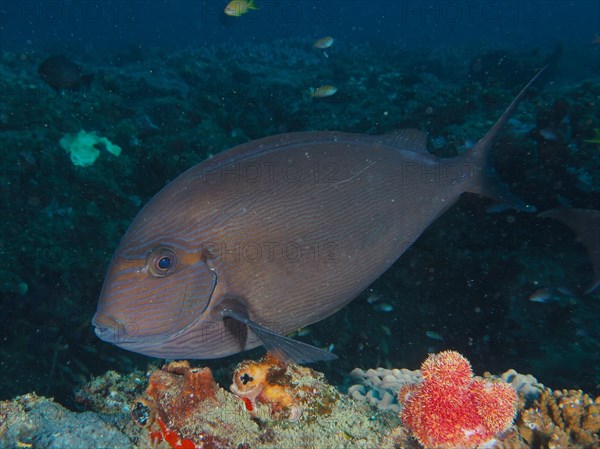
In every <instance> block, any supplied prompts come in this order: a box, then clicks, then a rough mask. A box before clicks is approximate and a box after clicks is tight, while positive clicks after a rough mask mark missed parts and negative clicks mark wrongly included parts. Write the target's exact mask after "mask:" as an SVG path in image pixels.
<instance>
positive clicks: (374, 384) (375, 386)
mask: <svg viewBox="0 0 600 449" xmlns="http://www.w3.org/2000/svg"><path fill="white" fill-rule="evenodd" d="M350 378H351V379H352V381H354V382H358V383H356V384H354V385H352V386H350V388H348V394H349V395H350V397H351V398H353V399H355V400H357V401H365V402H367V403H368V404H369V405H372V406H374V407H377V408H378V409H379V410H384V411H386V410H390V411H393V412H396V413H398V412H400V410H402V406H401V404H399V403H398V392H399V391H400V389H401V388H402V387H403V386H405V385H410V384H415V383H418V382H421V381H422V380H423V376H422V375H421V371H420V370H415V371H411V370H408V369H406V368H403V369H387V368H376V369H368V370H366V371H363V370H362V369H360V368H354V369H353V370H352V371H351V372H350Z"/></svg>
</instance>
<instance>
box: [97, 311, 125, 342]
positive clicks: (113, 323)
mask: <svg viewBox="0 0 600 449" xmlns="http://www.w3.org/2000/svg"><path fill="white" fill-rule="evenodd" d="M92 326H94V333H95V334H96V336H97V337H98V338H99V339H100V340H103V341H106V342H108V343H113V344H120V343H123V342H124V341H126V336H127V333H128V332H127V326H126V325H125V324H124V323H123V322H122V321H120V320H118V319H116V318H115V317H113V316H111V315H108V314H106V313H101V312H96V314H95V315H94V318H92Z"/></svg>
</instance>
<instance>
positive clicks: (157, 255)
mask: <svg viewBox="0 0 600 449" xmlns="http://www.w3.org/2000/svg"><path fill="white" fill-rule="evenodd" d="M176 266H177V256H175V253H174V252H173V251H171V250H170V249H167V248H156V249H154V250H152V251H151V252H150V254H149V257H148V270H149V271H150V273H152V274H153V275H154V276H156V277H163V276H168V275H169V274H171V273H173V271H175V267H176Z"/></svg>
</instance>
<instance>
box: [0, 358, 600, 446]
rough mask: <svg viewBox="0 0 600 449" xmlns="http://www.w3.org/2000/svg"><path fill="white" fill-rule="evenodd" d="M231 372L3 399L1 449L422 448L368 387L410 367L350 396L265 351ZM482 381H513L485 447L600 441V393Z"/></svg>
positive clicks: (137, 379)
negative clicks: (511, 398)
mask: <svg viewBox="0 0 600 449" xmlns="http://www.w3.org/2000/svg"><path fill="white" fill-rule="evenodd" d="M386 376H391V377H394V378H396V379H398V381H397V382H392V381H391V379H390V378H388V379H386V380H385V381H384V380H383V379H385V378H386ZM232 377H233V379H232V385H231V386H230V388H229V390H227V389H225V388H223V387H221V386H219V385H218V384H217V383H216V382H215V380H214V378H213V375H212V371H211V370H210V369H209V368H201V367H192V366H191V365H190V364H189V363H188V362H187V361H181V362H171V363H168V364H166V365H164V366H163V367H162V368H159V369H155V368H151V369H149V370H148V372H147V373H146V374H144V373H141V372H135V373H131V374H128V375H119V374H117V373H115V372H108V373H107V374H106V375H104V376H101V377H98V378H95V379H93V380H92V381H90V382H89V383H87V384H86V385H85V386H83V387H82V388H81V389H80V390H79V391H78V392H77V400H78V402H79V403H80V404H82V405H84V406H85V407H86V408H88V409H89V411H86V412H82V413H76V412H72V411H70V410H67V409H65V408H64V407H62V406H61V405H59V404H58V403H56V402H54V401H53V400H51V399H47V398H44V397H39V396H37V395H35V394H28V395H24V396H20V397H17V398H16V399H14V400H12V401H4V402H0V448H1V449H4V448H6V449H8V448H17V447H22V448H36V449H45V448H63V449H69V448H84V447H94V448H112V449H121V448H149V447H153V448H157V449H169V448H172V449H195V448H203V449H225V448H228V449H229V448H231V449H263V448H264V449H266V448H271V449H274V448H279V449H285V448H294V449H298V448H310V449H318V448H329V449H333V448H365V449H375V448H381V449H385V448H390V449H401V448H406V449H419V448H422V446H421V445H420V444H419V443H418V442H417V441H416V439H415V438H414V437H413V436H412V435H411V432H410V431H409V430H408V429H407V428H406V427H405V426H404V425H403V424H402V422H401V420H400V415H399V413H398V411H397V410H396V409H391V408H390V401H389V399H388V398H387V397H385V396H382V400H381V401H380V402H379V403H378V402H377V401H375V400H374V399H373V398H375V397H376V396H377V394H373V395H366V394H364V392H365V391H375V390H377V389H378V388H379V384H382V383H384V384H385V385H390V384H395V385H396V387H391V390H390V391H392V392H393V391H395V390H396V389H402V388H403V387H407V388H408V389H411V388H413V387H415V386H417V385H419V384H421V382H422V376H421V373H420V371H418V370H417V371H412V372H411V371H408V370H387V373H386V370H383V369H378V370H369V371H366V372H363V373H361V374H357V373H355V374H354V377H355V379H360V382H361V383H362V384H363V385H364V387H365V389H364V390H362V392H363V393H362V397H361V395H357V394H356V391H357V390H358V389H357V388H354V389H353V388H351V389H350V390H351V391H354V392H355V393H354V394H352V395H353V396H354V397H356V398H357V399H353V398H351V397H350V395H346V394H343V393H341V392H340V391H338V390H337V389H336V388H334V387H333V386H331V385H329V384H328V383H327V382H326V381H325V378H324V376H323V375H322V374H321V373H318V372H316V371H314V370H312V369H310V368H306V367H302V366H297V365H293V364H285V363H283V362H281V361H279V360H277V359H276V358H274V357H272V356H270V355H266V356H265V357H263V358H262V359H261V360H259V361H244V362H242V363H240V364H239V365H238V367H237V368H236V369H235V371H234V372H233V376H232ZM369 378H373V379H370V380H369ZM377 379H379V380H377ZM481 381H482V382H483V381H486V382H487V381H492V382H493V383H495V382H502V383H505V384H507V385H511V386H512V387H513V388H514V389H515V391H516V392H517V393H518V394H519V401H518V409H517V414H516V417H515V420H514V424H513V425H512V426H511V427H510V428H509V429H508V430H507V431H505V432H503V433H501V434H499V435H497V436H496V437H495V438H494V439H492V440H490V441H488V442H487V443H485V444H484V445H483V446H481V447H485V448H487V449H491V448H498V449H528V448H532V449H557V448H573V449H598V448H599V447H600V398H595V399H593V398H592V397H590V396H588V395H586V394H584V393H583V392H581V391H576V390H563V391H552V390H551V389H549V388H546V387H544V386H543V385H542V384H540V383H539V382H537V380H536V379H535V378H534V377H533V376H524V375H520V374H518V373H516V372H515V371H514V370H510V371H507V372H506V373H504V374H503V375H502V376H492V375H490V374H489V373H486V374H485V375H484V379H481ZM478 382H479V381H478ZM393 394H394V395H396V393H393ZM400 407H401V405H400Z"/></svg>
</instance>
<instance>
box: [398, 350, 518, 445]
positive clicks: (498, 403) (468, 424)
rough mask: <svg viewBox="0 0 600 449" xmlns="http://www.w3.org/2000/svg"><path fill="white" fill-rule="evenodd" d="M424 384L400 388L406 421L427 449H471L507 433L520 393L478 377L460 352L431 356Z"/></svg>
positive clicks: (425, 365) (426, 366)
mask: <svg viewBox="0 0 600 449" xmlns="http://www.w3.org/2000/svg"><path fill="white" fill-rule="evenodd" d="M422 371H423V377H424V380H423V382H422V383H420V384H418V385H416V386H415V387H413V388H404V389H403V390H401V394H400V395H399V400H400V401H401V402H403V405H404V408H403V410H402V422H403V423H404V425H406V426H407V427H408V428H409V429H410V430H411V432H412V433H413V435H414V436H415V437H416V438H417V440H419V442H420V443H421V444H422V445H423V446H425V447H426V448H471V447H474V446H477V445H479V444H481V443H483V442H485V441H488V440H489V439H491V438H493V437H494V435H496V434H497V433H498V432H501V431H503V430H506V429H507V428H508V427H509V426H510V425H511V424H512V420H513V418H514V415H515V410H516V400H517V395H516V392H515V391H514V389H513V388H512V387H511V386H510V385H508V384H504V383H492V382H488V381H485V380H484V379H481V378H475V379H473V377H472V376H473V373H472V371H471V366H470V364H469V362H468V361H467V359H465V358H464V357H463V356H461V355H460V354H458V353H456V352H452V351H445V352H442V353H440V354H437V355H431V356H429V357H428V358H427V360H426V361H425V363H423V365H422Z"/></svg>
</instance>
